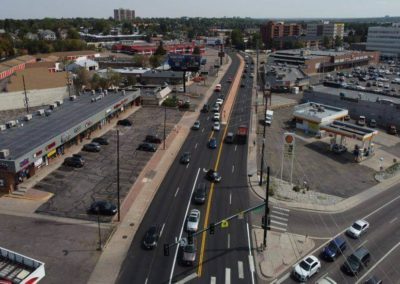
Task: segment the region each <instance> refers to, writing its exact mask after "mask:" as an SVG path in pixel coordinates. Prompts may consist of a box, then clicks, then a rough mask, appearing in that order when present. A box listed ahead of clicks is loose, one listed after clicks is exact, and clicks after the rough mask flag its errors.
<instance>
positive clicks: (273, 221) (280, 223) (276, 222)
mask: <svg viewBox="0 0 400 284" xmlns="http://www.w3.org/2000/svg"><path fill="white" fill-rule="evenodd" d="M271 223H274V224H278V225H282V226H285V227H287V224H286V223H282V222H278V221H275V220H271Z"/></svg>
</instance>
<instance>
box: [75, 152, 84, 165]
mask: <svg viewBox="0 0 400 284" xmlns="http://www.w3.org/2000/svg"><path fill="white" fill-rule="evenodd" d="M72 158H74V159H77V160H79V161H81V163H85V159H84V158H83V156H82V155H80V154H72Z"/></svg>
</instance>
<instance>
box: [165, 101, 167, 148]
mask: <svg viewBox="0 0 400 284" xmlns="http://www.w3.org/2000/svg"><path fill="white" fill-rule="evenodd" d="M166 124H167V106H164V150H165V139H166V132H165V131H166Z"/></svg>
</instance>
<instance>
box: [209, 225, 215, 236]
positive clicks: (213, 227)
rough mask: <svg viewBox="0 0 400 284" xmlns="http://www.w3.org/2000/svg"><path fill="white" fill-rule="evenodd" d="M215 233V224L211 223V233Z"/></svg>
mask: <svg viewBox="0 0 400 284" xmlns="http://www.w3.org/2000/svg"><path fill="white" fill-rule="evenodd" d="M214 233H215V224H214V223H210V235H214Z"/></svg>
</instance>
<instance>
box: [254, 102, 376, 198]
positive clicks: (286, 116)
mask: <svg viewBox="0 0 400 284" xmlns="http://www.w3.org/2000/svg"><path fill="white" fill-rule="evenodd" d="M289 96H290V95H289ZM292 113H293V107H288V108H283V109H278V110H275V111H274V116H273V122H272V125H271V127H267V128H266V151H265V161H266V164H267V165H269V166H270V167H271V172H272V174H273V176H275V177H278V178H280V176H281V165H282V150H283V149H282V141H283V134H284V132H287V131H291V132H295V133H296V134H298V137H299V138H298V139H296V146H295V151H294V153H295V156H294V162H293V184H297V185H303V182H304V181H306V182H307V184H308V185H309V187H310V189H311V190H314V191H318V192H322V193H326V194H330V195H335V196H339V197H342V198H347V197H350V196H353V195H355V194H357V193H360V192H361V191H363V190H365V189H367V188H369V187H371V186H373V185H375V184H377V182H376V181H375V180H374V173H375V172H374V171H373V170H372V169H371V168H369V167H366V166H362V165H360V164H357V163H355V162H354V161H353V159H351V155H350V153H349V155H347V156H346V155H337V154H335V153H332V152H330V151H329V150H328V144H326V143H325V142H323V141H318V140H315V139H312V138H310V137H306V136H305V135H304V134H303V133H302V132H301V131H297V130H296V129H294V128H291V127H290V124H289V121H290V120H291V119H292ZM262 116H263V114H262V113H261V112H259V119H261V118H262ZM262 132H263V126H262V125H261V124H260V123H259V124H258V129H257V133H258V140H259V142H258V143H259V145H261V144H262V142H261V139H262ZM260 148H261V147H260ZM290 169H291V163H290V161H289V160H287V159H286V160H285V162H284V167H283V175H282V176H283V179H284V180H286V181H290ZM350 180H351V183H350V182H349V181H350Z"/></svg>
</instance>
